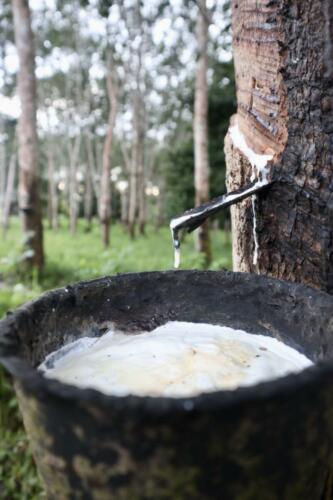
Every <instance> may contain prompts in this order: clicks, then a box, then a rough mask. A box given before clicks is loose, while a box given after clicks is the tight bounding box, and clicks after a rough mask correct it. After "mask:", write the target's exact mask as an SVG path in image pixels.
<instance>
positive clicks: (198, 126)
mask: <svg viewBox="0 0 333 500" xmlns="http://www.w3.org/2000/svg"><path fill="white" fill-rule="evenodd" d="M197 3H198V18H197V27H196V30H197V44H198V61H197V68H196V77H195V97H194V125H193V128H194V130H193V131H194V187H195V205H196V206H199V205H202V204H203V203H206V202H207V201H208V200H209V159H208V85H207V69H208V53H207V45H208V25H209V22H208V11H207V6H206V0H198V2H197ZM196 248H197V250H198V251H199V252H202V253H204V255H205V259H206V261H207V263H209V261H210V260H211V248H210V238H209V223H208V221H206V222H205V223H204V224H203V225H202V226H200V227H199V228H198V229H197V232H196Z"/></svg>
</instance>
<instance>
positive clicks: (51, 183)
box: [47, 145, 59, 231]
mask: <svg viewBox="0 0 333 500" xmlns="http://www.w3.org/2000/svg"><path fill="white" fill-rule="evenodd" d="M47 177H48V204H47V212H48V219H49V228H50V229H54V230H55V231H56V230H57V229H58V228H59V217H58V207H59V199H58V189H57V183H56V179H55V170H54V154H53V151H52V146H51V145H49V151H48V155H47Z"/></svg>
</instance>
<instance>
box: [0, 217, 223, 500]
mask: <svg viewBox="0 0 333 500" xmlns="http://www.w3.org/2000/svg"><path fill="white" fill-rule="evenodd" d="M21 248H22V240H21V235H20V226H19V221H18V220H17V219H13V221H12V223H11V228H10V230H9V232H8V234H7V235H6V238H2V241H1V246H0V317H2V316H3V315H4V314H5V313H6V312H7V311H8V310H10V309H14V308H16V307H17V306H19V305H20V304H22V303H23V302H26V301H28V300H31V299H33V298H35V297H37V296H38V295H39V294H40V293H41V292H42V291H44V290H46V289H49V288H54V287H58V286H63V285H67V284H69V283H71V282H75V281H78V280H84V279H90V278H95V277H98V276H103V275H111V274H115V273H120V272H131V271H152V270H166V269H170V268H171V267H172V260H173V251H172V245H171V239H170V231H169V229H168V228H166V227H165V228H161V229H160V231H159V232H156V231H155V230H154V229H153V228H151V227H149V228H148V229H147V235H146V236H141V237H138V238H137V239H135V240H130V238H129V236H128V235H127V233H126V232H125V231H124V228H123V227H122V226H120V225H116V226H113V227H112V229H111V246H110V249H108V250H105V249H104V248H103V246H102V244H101V240H100V232H99V227H98V225H97V224H96V223H95V224H93V227H92V230H91V232H86V231H85V224H84V221H79V224H78V229H77V233H76V235H75V236H71V235H70V234H69V232H68V224H67V221H66V219H62V220H61V227H60V229H59V230H58V231H57V232H54V231H50V230H48V229H46V230H45V254H46V266H45V270H44V272H43V274H42V276H39V277H37V276H33V277H32V278H30V279H27V278H26V277H25V276H24V275H23V274H22V250H21ZM212 250H213V256H214V260H213V262H212V263H211V265H210V267H209V268H210V269H214V270H218V269H222V268H229V269H230V268H231V241H230V235H228V234H225V233H224V232H222V231H213V232H212ZM203 266H204V261H203V259H202V257H201V256H200V255H198V254H197V253H196V252H195V251H194V245H193V236H192V235H188V236H187V237H186V239H185V241H184V242H183V244H182V264H181V267H182V269H190V268H199V269H201V268H203ZM0 498H1V499H2V500H7V499H8V500H35V499H41V498H45V497H44V495H43V492H42V489H41V486H40V482H39V479H38V476H37V474H36V469H35V466H34V462H33V459H32V455H31V452H30V449H29V445H28V440H27V437H26V435H25V433H24V430H23V426H22V421H21V417H20V413H19V410H18V406H17V401H16V398H15V395H14V392H13V390H12V387H11V384H10V381H9V379H8V377H7V376H5V374H4V373H3V371H0Z"/></svg>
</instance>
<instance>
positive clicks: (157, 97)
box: [0, 0, 236, 500]
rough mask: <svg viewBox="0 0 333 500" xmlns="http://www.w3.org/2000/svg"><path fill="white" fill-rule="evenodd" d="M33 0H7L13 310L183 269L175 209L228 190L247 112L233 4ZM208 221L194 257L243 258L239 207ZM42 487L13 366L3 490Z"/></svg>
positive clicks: (4, 414) (185, 255)
mask: <svg viewBox="0 0 333 500" xmlns="http://www.w3.org/2000/svg"><path fill="white" fill-rule="evenodd" d="M20 3H21V4H22V3H23V4H27V2H25V1H24V0H13V1H12V2H10V1H7V0H1V2H0V37H1V41H0V224H1V228H0V231H1V243H0V316H2V315H4V314H5V313H6V312H7V311H8V310H10V309H13V308H14V307H17V306H18V305H20V304H21V303H23V302H25V301H27V300H30V299H32V298H34V297H36V296H37V295H38V294H40V293H41V292H42V291H43V290H45V289H48V288H52V287H57V286H62V285H65V284H68V283H69V282H71V281H77V280H80V279H89V278H94V277H96V276H101V275H106V274H114V273H118V272H128V271H143V270H159V269H169V268H171V267H172V264H173V250H172V244H171V238H170V230H169V221H170V218H171V217H172V216H174V215H177V214H180V213H182V212H183V211H184V210H186V209H188V208H191V207H193V206H194V205H195V204H201V203H202V202H204V201H206V200H207V199H209V198H213V197H215V196H218V195H220V194H223V193H224V192H225V162H224V152H223V139H224V136H225V134H226V132H227V128H228V124H229V119H230V116H231V115H232V114H233V113H234V112H235V110H236V99H235V88H234V87H235V86H234V74H233V63H232V53H231V30H230V21H231V12H230V2H229V1H226V0H215V1H213V0H211V1H209V0H207V2H206V1H204V0H169V1H163V0H122V1H121V0H120V1H116V0H114V1H103V0H101V1H99V0H73V1H70V2H65V1H61V0H30V1H29V7H30V16H29V18H27V19H24V16H25V11H22V12H23V14H22V12H16V13H15V9H18V8H19V6H20V5H19V4H20ZM26 12H28V14H29V9H28V10H27V11H26ZM15 15H16V19H17V20H19V23H17V22H16V23H15V24H14V18H15ZM22 15H23V18H22ZM20 16H21V17H20ZM24 22H27V23H28V24H30V26H31V28H32V33H33V45H32V50H33V51H34V53H33V59H34V62H35V68H32V69H33V77H34V79H35V86H36V87H35V88H36V95H35V98H34V102H33V109H35V111H36V118H37V125H36V126H37V133H38V145H37V148H36V152H35V153H36V154H35V159H36V165H34V166H33V168H34V173H35V176H36V178H38V179H39V182H38V189H37V190H36V192H35V194H34V196H33V203H34V202H35V201H36V200H37V198H38V203H40V208H41V219H42V223H43V232H42V233H41V235H40V242H39V243H40V245H41V247H42V251H43V259H41V260H40V262H37V263H36V262H35V261H34V245H33V238H34V230H33V231H31V227H30V229H29V228H28V229H27V225H26V223H25V221H24V217H25V216H26V213H25V212H24V209H23V208H22V183H24V179H23V176H22V168H23V166H22V160H21V161H20V156H19V145H20V144H22V136H21V137H20V134H22V130H20V128H19V127H18V123H19V120H20V116H21V112H22V109H24V102H25V97H24V89H23V90H22V89H21V92H19V89H18V85H17V83H18V77H19V71H22V70H24V68H22V59H20V57H19V56H20V54H19V51H18V50H17V49H18V48H19V47H18V44H17V41H18V40H17V36H18V33H17V30H18V27H19V26H20V25H21V26H23V24H22V23H24ZM20 23H21V24H20ZM15 26H16V33H15ZM22 50H23V51H24V47H23V49H22V47H21V51H22ZM21 55H22V54H21ZM20 63H21V67H20ZM28 70H29V68H28ZM30 71H31V67H30ZM30 76H31V75H30ZM28 98H29V96H28V97H27V99H28ZM30 98H31V95H30ZM22 99H23V100H22ZM22 102H23V106H22ZM32 123H33V121H32ZM28 125H29V123H28ZM30 126H31V123H30ZM20 141H21V142H20ZM20 193H21V194H20ZM26 212H28V211H27V210H26ZM203 231H204V234H203V235H201V240H200V241H201V244H200V241H199V242H198V241H196V238H197V237H196V235H184V236H183V243H182V265H181V267H182V268H209V269H214V270H218V269H222V268H231V233H230V222H229V215H228V213H227V212H225V213H223V214H222V215H220V216H219V217H218V218H216V220H214V221H211V222H210V226H206V227H205V228H204V230H203ZM42 497H43V492H42V489H41V486H40V484H39V480H38V477H37V475H36V471H35V467H34V464H33V460H32V458H31V453H30V451H29V448H28V444H27V439H26V437H25V434H24V431H23V428H22V423H21V419H20V416H19V413H18V409H17V403H16V399H15V397H14V396H13V392H12V389H11V385H10V381H9V380H8V379H7V378H5V376H4V374H3V373H2V372H0V498H1V499H2V498H3V499H7V498H8V499H29V500H30V499H33V498H42Z"/></svg>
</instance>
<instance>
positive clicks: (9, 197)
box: [1, 154, 16, 234]
mask: <svg viewBox="0 0 333 500" xmlns="http://www.w3.org/2000/svg"><path fill="white" fill-rule="evenodd" d="M15 175H16V154H13V155H12V157H11V159H10V162H9V167H8V174H7V185H6V191H5V195H4V201H3V212H2V221H1V222H2V229H3V232H4V234H5V233H6V232H7V230H8V228H9V219H10V209H11V205H12V201H13V193H14V186H15Z"/></svg>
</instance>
